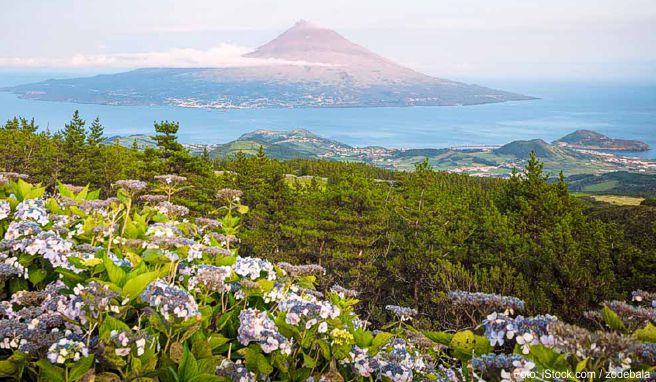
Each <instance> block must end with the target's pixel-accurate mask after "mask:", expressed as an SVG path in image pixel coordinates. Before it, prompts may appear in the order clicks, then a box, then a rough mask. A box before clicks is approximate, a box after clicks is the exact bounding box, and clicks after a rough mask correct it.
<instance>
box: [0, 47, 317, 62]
mask: <svg viewBox="0 0 656 382" xmlns="http://www.w3.org/2000/svg"><path fill="white" fill-rule="evenodd" d="M251 51H253V49H252V48H249V47H245V46H239V45H234V44H225V43H224V44H220V45H218V46H216V47H213V48H210V49H206V50H203V49H192V48H172V49H168V50H165V51H152V52H143V53H115V54H81V53H80V54H75V55H72V56H69V57H58V58H45V57H0V67H14V68H147V67H168V68H198V67H242V66H260V65H271V64H291V65H317V66H324V65H326V64H319V63H310V62H305V61H288V60H281V59H273V58H266V59H263V58H248V57H243V55H244V54H246V53H249V52H251Z"/></svg>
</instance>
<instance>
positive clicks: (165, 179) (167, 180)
mask: <svg viewBox="0 0 656 382" xmlns="http://www.w3.org/2000/svg"><path fill="white" fill-rule="evenodd" d="M155 180H157V181H158V182H160V183H163V184H166V185H176V184H179V183H184V182H186V181H187V178H185V177H184V176H179V175H173V174H166V175H156V176H155Z"/></svg>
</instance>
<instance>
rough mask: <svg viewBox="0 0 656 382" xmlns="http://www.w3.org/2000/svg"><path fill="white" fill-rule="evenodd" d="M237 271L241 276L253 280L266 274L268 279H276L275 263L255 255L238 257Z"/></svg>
mask: <svg viewBox="0 0 656 382" xmlns="http://www.w3.org/2000/svg"><path fill="white" fill-rule="evenodd" d="M234 269H235V273H237V274H238V275H239V276H241V277H248V278H250V279H251V280H257V279H258V278H260V277H261V276H262V274H263V273H264V274H265V275H266V276H264V277H265V278H266V279H267V280H275V279H276V271H275V270H274V269H273V264H271V263H270V262H268V261H266V260H263V259H257V258H254V257H237V262H236V263H235V268H234Z"/></svg>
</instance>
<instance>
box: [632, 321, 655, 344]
mask: <svg viewBox="0 0 656 382" xmlns="http://www.w3.org/2000/svg"><path fill="white" fill-rule="evenodd" d="M633 336H634V337H635V338H637V339H638V340H640V341H643V342H651V343H656V326H654V325H652V324H651V322H648V323H647V325H646V326H645V327H644V328H642V329H638V330H636V331H635V332H634V333H633Z"/></svg>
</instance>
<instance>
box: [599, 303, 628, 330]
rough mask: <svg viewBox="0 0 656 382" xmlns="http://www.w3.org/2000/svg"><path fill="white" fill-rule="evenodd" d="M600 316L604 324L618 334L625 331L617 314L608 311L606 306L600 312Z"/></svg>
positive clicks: (610, 310)
mask: <svg viewBox="0 0 656 382" xmlns="http://www.w3.org/2000/svg"><path fill="white" fill-rule="evenodd" d="M601 316H602V317H603V319H604V322H605V323H606V325H608V327H609V328H611V329H615V330H617V331H620V332H624V331H626V326H624V322H622V319H621V318H620V317H619V316H618V315H617V313H615V312H613V310H612V309H610V308H609V307H607V306H604V308H603V309H602V310H601Z"/></svg>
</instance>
